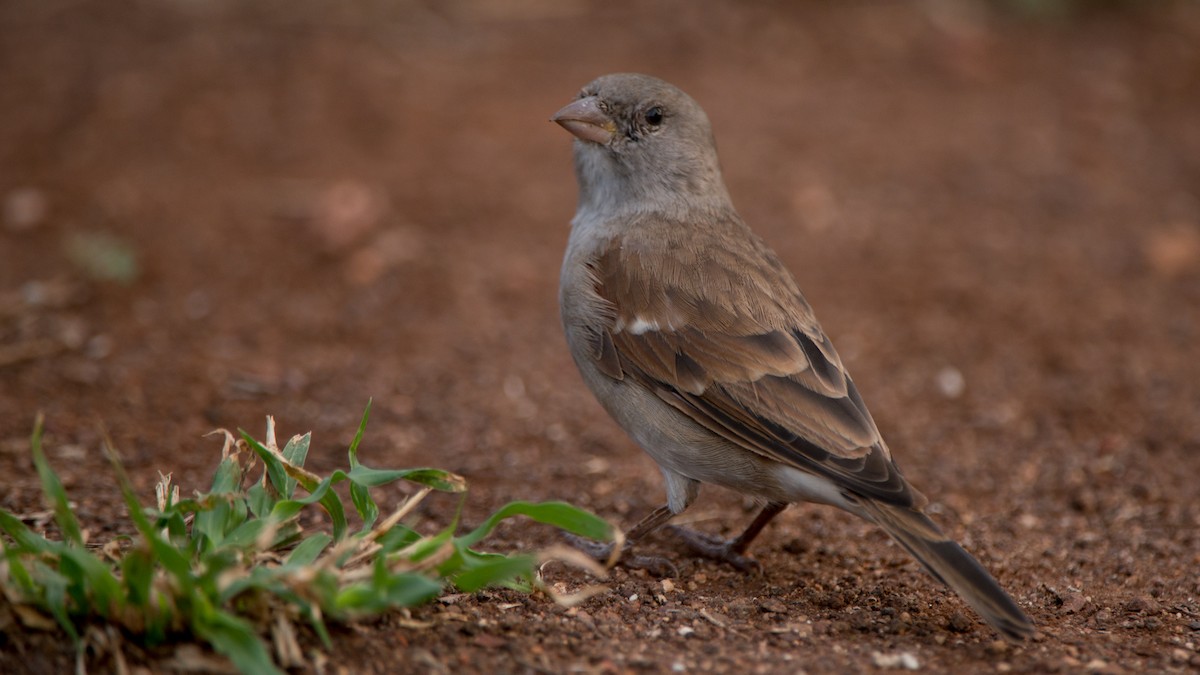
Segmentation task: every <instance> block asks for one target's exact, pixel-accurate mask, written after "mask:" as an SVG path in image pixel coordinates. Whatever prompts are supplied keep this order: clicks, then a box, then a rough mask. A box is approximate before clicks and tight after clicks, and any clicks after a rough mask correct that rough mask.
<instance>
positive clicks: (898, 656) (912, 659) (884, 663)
mask: <svg viewBox="0 0 1200 675" xmlns="http://www.w3.org/2000/svg"><path fill="white" fill-rule="evenodd" d="M871 662H872V663H874V664H875V667H876V668H892V669H904V670H920V669H921V662H920V661H918V660H917V657H916V656H913V654H912V653H911V652H895V653H893V654H884V653H882V652H871Z"/></svg>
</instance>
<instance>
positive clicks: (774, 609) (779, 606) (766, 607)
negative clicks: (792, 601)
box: [758, 598, 787, 614]
mask: <svg viewBox="0 0 1200 675" xmlns="http://www.w3.org/2000/svg"><path fill="white" fill-rule="evenodd" d="M758 607H759V609H761V610H762V611H764V612H767V613H768V614H787V605H785V604H783V603H782V602H780V601H779V600H776V599H775V598H769V599H767V600H763V601H762V603H760V604H759V606H758Z"/></svg>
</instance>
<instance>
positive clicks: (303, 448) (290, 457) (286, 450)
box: [280, 432, 312, 499]
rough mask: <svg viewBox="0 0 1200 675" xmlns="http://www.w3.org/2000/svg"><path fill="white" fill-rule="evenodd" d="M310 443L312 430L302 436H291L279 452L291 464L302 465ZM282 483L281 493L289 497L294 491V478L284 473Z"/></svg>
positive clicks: (306, 456) (306, 457)
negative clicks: (283, 487)
mask: <svg viewBox="0 0 1200 675" xmlns="http://www.w3.org/2000/svg"><path fill="white" fill-rule="evenodd" d="M311 443H312V432H309V433H307V434H304V435H303V436H292V438H291V440H289V441H288V442H287V445H285V446H283V450H282V451H281V453H280V454H282V455H283V458H284V459H286V460H287V461H288V462H289V463H290V464H291V465H292V466H304V462H305V460H307V459H308V447H309V445H310V444H311ZM284 485H285V488H286V489H285V490H283V492H282V494H283V496H284V497H287V498H288V499H291V497H292V495H293V494H295V493H296V479H295V478H292V477H291V476H288V475H286V474H285V475H284Z"/></svg>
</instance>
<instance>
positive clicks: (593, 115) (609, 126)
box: [550, 96, 617, 145]
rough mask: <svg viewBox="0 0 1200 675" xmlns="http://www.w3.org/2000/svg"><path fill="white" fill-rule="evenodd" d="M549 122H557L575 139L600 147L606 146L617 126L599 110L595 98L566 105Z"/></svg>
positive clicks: (583, 99) (598, 104)
mask: <svg viewBox="0 0 1200 675" xmlns="http://www.w3.org/2000/svg"><path fill="white" fill-rule="evenodd" d="M550 121H551V122H557V123H558V124H559V125H560V126H562V128H564V129H566V130H567V131H569V132H571V135H573V136H575V138H578V139H581V140H585V141H590V142H592V143H598V144H600V145H607V144H608V142H609V140H611V139H612V137H613V134H615V133H616V132H617V125H616V124H615V123H613V121H612V118H611V117H609V116H608V114H607V113H605V112H604V111H603V110H601V109H600V102H599V101H598V100H597V99H596V97H595V96H588V97H587V98H581V99H579V100H577V101H573V102H571V103H568V104H567V105H566V106H564V107H563V109H562V110H559V111H558V112H556V113H554V116H553V117H551V118H550Z"/></svg>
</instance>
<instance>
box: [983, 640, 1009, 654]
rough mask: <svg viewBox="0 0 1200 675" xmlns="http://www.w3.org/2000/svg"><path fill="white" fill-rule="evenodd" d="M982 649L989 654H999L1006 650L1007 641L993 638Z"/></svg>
mask: <svg viewBox="0 0 1200 675" xmlns="http://www.w3.org/2000/svg"><path fill="white" fill-rule="evenodd" d="M984 651H986V652H987V653H988V654H989V655H991V656H1000V655H1001V654H1003V653H1005V652H1007V651H1008V643H1007V642H1005V641H1004V640H993V641H992V642H989V643H988V645H987V647H985V648H984Z"/></svg>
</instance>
